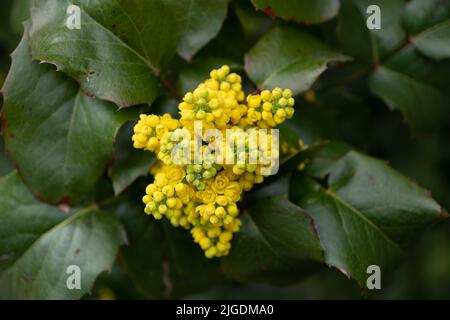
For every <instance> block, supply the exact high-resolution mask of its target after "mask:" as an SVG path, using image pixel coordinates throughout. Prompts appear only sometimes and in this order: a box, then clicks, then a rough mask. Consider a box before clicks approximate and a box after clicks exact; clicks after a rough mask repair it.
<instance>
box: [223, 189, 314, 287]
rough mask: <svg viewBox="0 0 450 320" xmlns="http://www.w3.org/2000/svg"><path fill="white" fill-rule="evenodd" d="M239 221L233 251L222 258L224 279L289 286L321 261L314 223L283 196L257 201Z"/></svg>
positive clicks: (305, 213) (306, 214)
mask: <svg viewBox="0 0 450 320" xmlns="http://www.w3.org/2000/svg"><path fill="white" fill-rule="evenodd" d="M241 219H242V227H241V230H240V231H239V233H237V234H236V236H235V239H234V240H233V243H232V245H233V248H232V250H231V251H230V254H229V255H228V256H226V257H224V258H223V259H222V269H223V271H224V272H225V274H226V275H227V276H229V277H231V278H233V279H237V280H240V281H265V282H270V283H278V284H280V283H292V281H295V280H299V279H300V278H301V277H304V276H305V274H308V273H310V272H311V271H312V270H313V268H314V267H317V265H316V264H315V263H314V262H319V261H322V259H323V249H322V246H321V244H320V241H319V238H318V237H317V234H316V231H315V224H314V221H313V220H312V219H311V217H310V216H309V214H308V213H307V212H305V211H304V210H302V209H300V208H299V207H297V206H296V205H294V204H293V203H291V202H290V201H288V200H287V199H286V198H285V197H284V196H277V197H272V198H266V199H264V200H262V201H258V203H256V204H255V206H253V207H252V208H251V212H250V213H249V212H244V213H243V214H242V215H241Z"/></svg>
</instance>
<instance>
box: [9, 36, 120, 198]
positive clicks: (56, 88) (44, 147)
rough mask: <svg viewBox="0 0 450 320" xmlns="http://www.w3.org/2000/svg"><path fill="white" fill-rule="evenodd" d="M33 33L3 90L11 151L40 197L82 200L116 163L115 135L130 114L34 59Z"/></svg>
mask: <svg viewBox="0 0 450 320" xmlns="http://www.w3.org/2000/svg"><path fill="white" fill-rule="evenodd" d="M27 34H28V29H27V30H26V31H25V34H24V37H23V39H22V41H21V43H20V45H19V47H18V48H17V49H16V51H15V52H14V53H13V63H12V67H11V70H10V72H9V74H8V77H7V80H6V82H5V86H4V88H3V92H4V95H5V98H6V105H5V109H4V110H3V111H4V128H3V129H4V135H5V143H6V149H7V150H8V151H9V153H10V155H11V157H12V159H13V160H14V162H15V163H16V165H17V167H18V169H19V173H20V175H21V177H22V178H23V180H24V182H25V183H26V184H27V185H28V186H29V187H30V188H31V189H32V191H33V193H34V194H35V195H36V196H38V197H40V198H41V199H43V200H45V201H49V202H58V201H63V202H67V201H70V202H78V201H80V200H82V199H83V198H84V197H85V196H86V195H87V194H88V193H89V192H90V191H92V189H93V187H94V184H95V182H96V180H97V179H98V177H99V176H100V175H101V174H102V172H103V171H104V169H105V166H106V163H107V162H108V161H109V160H110V159H111V156H112V146H113V140H114V135H115V132H116V130H117V128H118V127H119V126H120V124H121V123H123V122H124V119H123V118H124V116H125V115H127V113H128V112H122V111H121V112H117V111H116V110H115V107H114V105H112V104H110V103H108V102H105V101H100V100H96V99H93V98H90V97H87V96H85V95H84V94H83V93H82V92H81V91H80V89H79V87H78V85H77V84H76V82H75V81H73V80H72V79H69V78H67V77H66V76H65V75H64V74H62V73H58V72H56V71H53V70H52V67H51V66H49V65H42V64H39V63H38V62H36V61H32V60H31V56H30V53H29V50H28V35H27Z"/></svg>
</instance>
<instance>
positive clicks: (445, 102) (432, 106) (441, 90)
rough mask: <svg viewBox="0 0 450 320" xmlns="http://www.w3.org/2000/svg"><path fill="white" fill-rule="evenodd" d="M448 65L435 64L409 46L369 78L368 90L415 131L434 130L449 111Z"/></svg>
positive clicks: (443, 120)
mask: <svg viewBox="0 0 450 320" xmlns="http://www.w3.org/2000/svg"><path fill="white" fill-rule="evenodd" d="M448 72H450V63H448V62H447V63H443V64H438V63H434V62H433V61H429V60H427V59H425V58H423V57H421V56H420V55H419V54H417V53H416V52H415V50H414V48H413V47H411V46H408V47H406V48H404V49H403V50H401V51H400V52H398V53H397V54H396V55H394V56H393V57H392V58H391V59H389V60H388V61H387V62H386V63H385V64H384V65H383V66H380V67H379V68H377V69H376V70H375V72H374V73H373V74H372V75H371V77H370V80H369V81H370V82H369V84H370V89H371V91H372V92H373V94H375V95H377V96H378V97H380V98H381V99H383V100H384V101H385V102H386V104H387V105H388V106H389V107H390V108H392V109H397V110H400V111H401V112H402V113H403V116H404V117H405V119H406V121H407V122H408V124H409V125H410V126H411V127H412V129H413V130H414V131H433V130H436V129H438V128H439V127H440V126H441V125H442V124H443V123H445V121H446V117H447V115H448V114H449V111H450V96H449V94H448V92H447V88H448V83H449V81H448Z"/></svg>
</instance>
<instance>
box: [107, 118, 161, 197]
mask: <svg viewBox="0 0 450 320" xmlns="http://www.w3.org/2000/svg"><path fill="white" fill-rule="evenodd" d="M133 125H134V123H132V122H130V123H127V124H125V125H124V126H123V127H122V128H120V130H119V132H118V133H117V137H116V143H115V150H114V154H115V158H114V165H113V166H112V167H111V170H110V176H111V179H112V182H113V188H114V193H115V194H119V193H121V192H122V191H123V190H125V189H126V188H127V187H128V186H129V185H130V184H132V183H133V182H134V181H135V180H136V179H137V178H139V177H142V176H146V175H147V174H148V172H149V169H150V166H151V165H152V164H153V162H154V161H155V155H154V154H152V153H150V152H142V151H141V150H136V149H134V148H133V144H132V143H131V136H132V134H133Z"/></svg>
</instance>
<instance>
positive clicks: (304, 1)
mask: <svg viewBox="0 0 450 320" xmlns="http://www.w3.org/2000/svg"><path fill="white" fill-rule="evenodd" d="M251 1H252V2H253V4H254V6H255V7H256V8H257V9H260V10H264V11H265V12H266V13H267V14H269V15H275V16H278V17H281V18H283V19H285V20H295V21H299V22H304V23H321V22H324V21H326V20H330V19H331V18H333V17H334V16H336V14H337V13H338V11H339V0H315V1H308V0H285V1H279V0H251Z"/></svg>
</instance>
